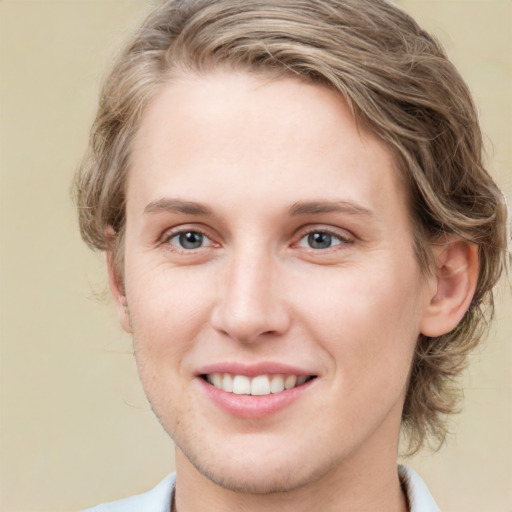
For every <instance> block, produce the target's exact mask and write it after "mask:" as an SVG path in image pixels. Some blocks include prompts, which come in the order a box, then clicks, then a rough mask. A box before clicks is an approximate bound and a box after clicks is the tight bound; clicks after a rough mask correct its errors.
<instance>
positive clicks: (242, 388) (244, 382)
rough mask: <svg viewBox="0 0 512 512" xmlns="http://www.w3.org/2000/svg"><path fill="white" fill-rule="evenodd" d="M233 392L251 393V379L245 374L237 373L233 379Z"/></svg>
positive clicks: (240, 393) (237, 393)
mask: <svg viewBox="0 0 512 512" xmlns="http://www.w3.org/2000/svg"><path fill="white" fill-rule="evenodd" d="M233 393H235V395H250V394H251V381H250V380H249V377H246V376H245V375H235V378H234V379H233Z"/></svg>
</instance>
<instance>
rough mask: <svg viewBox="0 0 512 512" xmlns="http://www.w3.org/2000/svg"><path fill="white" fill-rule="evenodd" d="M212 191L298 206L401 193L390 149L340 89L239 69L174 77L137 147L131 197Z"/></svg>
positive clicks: (147, 117) (157, 101)
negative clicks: (272, 197) (307, 202)
mask: <svg viewBox="0 0 512 512" xmlns="http://www.w3.org/2000/svg"><path fill="white" fill-rule="evenodd" d="M240 182H243V184H244V187H243V190H241V189H240V188H237V187H236V184H237V183H240ZM134 191H136V192H137V193H136V194H134V193H132V192H134ZM213 191H216V192H222V194H223V195H224V196H226V195H230V194H235V193H241V204H244V200H245V199H248V198H250V197H255V196H257V195H258V194H259V195H260V196H262V197H263V196H265V197H268V195H269V194H270V195H275V196H276V199H279V200H280V201H281V200H282V201H283V202H284V201H285V200H289V201H291V202H294V201H295V200H306V199H310V198H312V197H315V199H318V198H320V197H321V198H323V199H327V200H331V199H332V200H337V199H339V198H340V195H341V196H347V197H348V198H352V199H359V200H361V201H363V199H364V196H366V197H370V196H371V197H374V196H375V197H378V196H382V195H385V194H388V195H389V194H391V195H393V196H397V197H398V195H401V193H402V192H401V185H400V184H399V179H398V173H397V172H396V166H395V163H394V160H393V157H392V155H391V153H390V151H389V150H388V149H387V147H386V146H385V145H384V144H383V143H382V142H381V141H380V140H379V139H377V138H376V137H375V136H373V135H372V134H371V133H370V132H369V131H367V130H365V129H363V128H361V127H358V126H357V124H356V122H355V119H354V117H353V115H352V113H351V112H350V109H349V107H348V106H347V104H346V102H345V101H344V100H343V98H342V96H341V95H340V94H339V93H338V92H336V91H334V90H333V89H332V88H328V87H326V86H322V85H313V84H311V83H307V82H304V81H301V80H298V79H296V78H289V77H287V78H278V79H276V78H269V77H268V76H264V75H259V74H253V73H244V72H233V71H217V72H212V73H210V74H207V75H203V76H197V75H194V76H180V77H178V78H175V79H173V80H171V81H170V82H169V83H168V84H167V85H166V86H165V87H163V88H162V90H161V91H160V92H159V93H158V94H157V96H156V97H155V98H154V99H153V100H152V102H151V103H150V105H149V106H148V108H147V110H146V112H145V113H144V115H143V118H142V121H141V125H140V127H139V130H138V132H137V135H136V138H135V141H134V145H133V151H132V159H131V168H130V175H129V180H128V201H129V202H133V201H134V200H135V199H137V198H140V197H141V196H144V200H145V201H148V200H155V199H158V197H156V196H158V195H161V196H165V195H171V196H172V197H175V196H176V195H177V194H178V195H185V196H187V198H188V196H189V195H190V196H194V198H195V199H197V200H201V201H203V200H204V199H208V195H209V194H210V195H211V193H213ZM276 192H279V194H277V193H276ZM201 196H204V197H201ZM294 196H295V197H294ZM302 196H304V197H302ZM331 196H332V197H331ZM146 204H147V203H146ZM138 206H139V207H140V208H143V207H144V205H143V204H140V205H138Z"/></svg>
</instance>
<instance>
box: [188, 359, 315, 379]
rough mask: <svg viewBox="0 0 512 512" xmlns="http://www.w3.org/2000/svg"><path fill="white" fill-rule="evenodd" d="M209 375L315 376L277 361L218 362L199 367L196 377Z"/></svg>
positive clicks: (312, 373)
mask: <svg viewBox="0 0 512 512" xmlns="http://www.w3.org/2000/svg"><path fill="white" fill-rule="evenodd" d="M211 373H230V374H232V375H245V376H247V377H256V376H258V375H267V374H284V375H297V376H301V375H306V376H310V375H317V374H316V373H315V372H312V371H309V370H307V369H304V368H299V367H296V366H291V365H289V364H284V363H280V362H277V361H261V362H258V363H252V364H246V363H240V362H220V363H212V364H208V365H205V366H203V367H201V368H200V369H199V370H198V371H197V375H208V374H211Z"/></svg>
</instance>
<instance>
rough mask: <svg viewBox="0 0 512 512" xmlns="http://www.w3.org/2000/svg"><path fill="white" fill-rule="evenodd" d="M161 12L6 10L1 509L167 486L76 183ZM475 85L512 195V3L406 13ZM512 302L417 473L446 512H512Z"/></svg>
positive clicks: (0, 30) (159, 439)
mask: <svg viewBox="0 0 512 512" xmlns="http://www.w3.org/2000/svg"><path fill="white" fill-rule="evenodd" d="M153 4H154V2H150V1H134V0H131V1H127V0H122V1H118V0H96V1H94V0H82V1H80V0H61V1H49V0H39V1H24V0H12V1H8V0H0V59H1V60H0V64H1V75H0V80H1V82H0V105H1V111H0V116H1V117H0V120H1V122H0V166H1V183H0V193H1V197H0V208H1V217H0V219H1V224H0V229H1V232H0V251H1V252H0V257H1V262H0V278H1V282H0V286H1V290H0V301H1V302H0V314H1V323H0V329H1V345H0V349H1V353H0V365H1V368H0V370H1V371H0V400H1V401H0V406H1V409H0V414H1V416H0V450H1V452H0V464H1V466H0V485H1V487H0V510H2V511H5V512H29V511H37V512H39V511H52V512H59V511H71V510H75V509H79V508H82V507H85V506H89V505H92V504H95V503H98V502H100V501H104V500H111V499H114V498H118V497H122V496H125V495H128V494H132V493H135V492H140V491H143V490H145V489H147V488H149V487H151V486H152V485H154V484H155V483H156V482H157V481H159V479H160V478H162V477H163V476H164V475H165V474H167V473H168V472H170V471H171V470H172V468H173V460H172V447H171V443H170V442H169V441H168V439H167V438H166V436H165V434H164V433H163V431H162V430H161V428H160V426H159V425H158V423H157V421H156V420H155V419H154V418H153V415H152V413H151V412H150V410H149V407H148V405H147V404H146V402H145V399H144V396H143V393H142V392H141V390H140V387H139V384H138V381H137V376H136V372H135V367H134V363H133V360H132V356H131V350H130V339H129V338H128V337H127V336H124V335H123V334H122V333H121V331H120V328H118V326H117V324H116V321H115V318H114V314H113V311H112V308H111V306H110V305H109V303H108V300H107V299H105V298H104V299H103V300H102V301H101V300H100V301H98V297H97V294H101V292H102V291H103V290H104V287H105V280H104V271H103V260H102V257H101V256H98V255H94V254H91V253H89V251H88V250H87V249H86V248H85V246H84V245H83V244H82V243H81V241H80V240H79V236H78V234H77V229H76V221H75V215H74V211H73V207H72V205H71V201H70V199H69V194H68V192H69V184H70V181H71V177H72V174H73V171H74V169H75V168H76V166H77V163H78V161H79V159H80V157H81V154H82V152H83V150H84V148H85V146H86V140H87V131H88V127H89V125H90V122H91V120H92V117H93V112H94V108H95V100H96V94H97V88H98V83H99V78H100V76H101V72H102V69H103V68H104V66H105V64H106V62H108V60H109V59H110V58H111V56H112V55H113V52H114V49H115V47H116V45H117V44H118V43H119V41H120V40H122V39H123V38H124V37H125V36H126V35H127V34H128V33H129V32H130V30H132V29H133V27H134V26H135V25H136V24H137V22H138V21H139V20H141V19H142V17H143V16H144V15H145V14H146V13H147V12H148V11H149V10H150V9H151V7H152V5H153ZM402 5H403V6H404V7H405V8H406V9H407V10H408V11H409V12H411V13H412V14H414V15H416V16H417V18H418V19H419V20H420V22H421V23H423V24H424V25H425V26H426V27H427V28H429V29H431V30H432V31H433V32H434V33H436V34H437V35H438V36H439V37H440V38H441V40H442V41H443V42H444V43H445V44H446V46H447V49H448V52H449V53H450V55H451V56H452V57H453V59H454V60H455V61H456V62H457V63H458V65H459V67H460V68H461V70H462V72H463V74H464V75H465V76H466V78H467V79H468V81H469V82H470V84H471V86H472V89H473V91H474V94H475V97H476V100H477V102H478V104H479V105H480V108H481V116H482V122H483V125H484V128H485V131H486V133H487V135H488V137H489V139H490V140H492V141H493V146H492V151H491V152H492V164H491V168H492V171H493V173H494V174H495V176H496V179H497V180H498V182H499V183H500V185H501V186H502V188H503V189H504V190H505V192H506V194H507V197H508V200H509V202H510V199H511V195H512V131H511V125H512V39H511V38H512V35H511V32H512V26H511V25H512V2H511V1H509V0H481V1H469V0H459V1H455V0H453V1H435V0H423V1H420V0H409V1H404V2H402ZM511 317H512V302H511V299H510V292H507V291H505V292H504V294H503V298H502V299H501V301H500V308H499V311H498V315H497V318H498V321H497V324H496V327H495V328H494V329H493V331H492V333H491V336H490V339H489V340H488V342H487V343H486V344H485V345H484V347H483V348H482V349H481V350H480V351H479V352H478V353H477V354H475V357H474V361H473V364H472V366H471V369H470V371H469V372H467V373H466V375H465V377H464V381H465V384H466V390H467V391H466V402H465V410H464V412H463V413H462V414H461V415H460V416H458V417H457V418H456V419H455V421H454V422H453V427H454V430H456V431H457V435H456V437H453V438H452V439H450V441H449V444H448V446H447V447H445V448H444V449H443V450H442V451H441V452H440V453H438V454H435V455H431V454H428V453H425V454H422V455H420V456H417V457H415V458H414V459H412V460H410V461H408V463H409V464H410V465H411V466H412V467H414V468H417V469H418V470H419V471H420V472H421V474H422V475H423V476H424V478H425V479H426V481H427V482H428V484H429V485H430V487H431V489H432V492H433V494H434V496H435V497H436V498H437V500H438V501H439V504H440V505H441V508H442V509H443V511H444V512H512V382H511V380H512V377H511V375H512V372H511V367H512V343H511V342H510V338H511V336H512V318H511Z"/></svg>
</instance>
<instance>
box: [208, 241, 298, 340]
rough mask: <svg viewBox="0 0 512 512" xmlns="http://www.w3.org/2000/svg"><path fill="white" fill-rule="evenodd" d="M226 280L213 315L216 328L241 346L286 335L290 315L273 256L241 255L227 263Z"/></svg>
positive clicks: (253, 253) (220, 290)
mask: <svg viewBox="0 0 512 512" xmlns="http://www.w3.org/2000/svg"><path fill="white" fill-rule="evenodd" d="M223 277H225V280H224V282H223V283H222V284H221V285H220V289H219V295H218V297H219V299H218V302H217V304H216V306H215V307H214V310H213V312H212V324H213V327H214V328H215V329H216V330H218V331H220V332H222V333H223V334H225V335H228V336H229V337H231V338H233V339H235V340H237V341H239V342H241V343H254V342H257V341H258V340H263V339H270V338H272V337H277V336H279V335H282V334H284V333H285V332H286V331H287V330H288V328H289V326H290V314H289V311H288V308H287V306H286V303H285V300H284V293H283V290H282V287H281V286H280V285H279V281H280V280H279V269H278V264H277V262H273V261H272V256H271V255H270V254H267V253H265V252H264V251H262V250H260V253H259V254H255V251H254V250H248V251H240V252H239V253H238V254H234V255H233V257H232V258H231V259H230V261H229V263H227V269H226V274H224V276H223Z"/></svg>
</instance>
